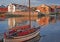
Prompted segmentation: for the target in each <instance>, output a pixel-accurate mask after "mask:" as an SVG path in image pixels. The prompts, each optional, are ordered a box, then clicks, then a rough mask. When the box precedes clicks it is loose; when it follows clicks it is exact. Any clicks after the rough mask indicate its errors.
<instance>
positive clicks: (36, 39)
mask: <svg viewBox="0 0 60 42" xmlns="http://www.w3.org/2000/svg"><path fill="white" fill-rule="evenodd" d="M40 38H41V36H40V34H38V35H37V36H36V37H34V38H32V39H30V40H27V41H24V42H39V40H40Z"/></svg>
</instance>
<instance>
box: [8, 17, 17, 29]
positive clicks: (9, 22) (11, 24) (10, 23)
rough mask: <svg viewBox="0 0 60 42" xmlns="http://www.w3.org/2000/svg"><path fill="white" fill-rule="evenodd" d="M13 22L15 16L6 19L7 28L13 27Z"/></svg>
mask: <svg viewBox="0 0 60 42" xmlns="http://www.w3.org/2000/svg"><path fill="white" fill-rule="evenodd" d="M15 23H16V21H15V18H9V19H8V25H9V28H12V27H15Z"/></svg>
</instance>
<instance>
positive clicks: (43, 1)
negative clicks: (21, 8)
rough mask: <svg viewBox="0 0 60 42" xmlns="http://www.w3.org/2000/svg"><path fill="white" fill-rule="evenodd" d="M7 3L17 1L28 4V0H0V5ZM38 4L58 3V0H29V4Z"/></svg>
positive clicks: (59, 2)
mask: <svg viewBox="0 0 60 42" xmlns="http://www.w3.org/2000/svg"><path fill="white" fill-rule="evenodd" d="M9 3H17V4H24V5H28V0H0V5H8V4H9ZM40 4H48V5H50V4H57V5H59V4H60V0H31V6H38V5H40Z"/></svg>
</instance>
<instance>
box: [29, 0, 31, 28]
mask: <svg viewBox="0 0 60 42" xmlns="http://www.w3.org/2000/svg"><path fill="white" fill-rule="evenodd" d="M30 5H31V4H30V0H29V24H30V28H31V10H30Z"/></svg>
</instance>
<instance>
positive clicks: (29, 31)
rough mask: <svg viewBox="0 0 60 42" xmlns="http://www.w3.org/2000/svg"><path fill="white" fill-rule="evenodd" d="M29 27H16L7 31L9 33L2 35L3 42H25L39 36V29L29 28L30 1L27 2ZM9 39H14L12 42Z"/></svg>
mask: <svg viewBox="0 0 60 42" xmlns="http://www.w3.org/2000/svg"><path fill="white" fill-rule="evenodd" d="M29 20H30V24H29V25H24V26H16V27H13V28H11V29H9V32H5V33H4V42H10V41H11V42H15V40H16V41H18V40H19V41H26V40H29V39H31V38H34V37H35V36H37V35H38V34H39V31H40V26H39V27H31V17H30V0H29ZM11 39H15V40H14V41H13V40H11Z"/></svg>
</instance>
